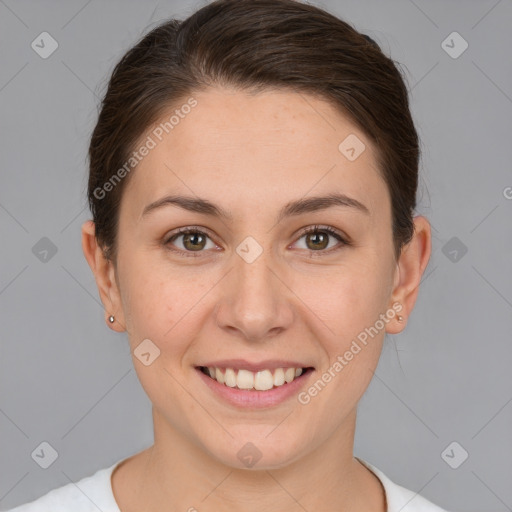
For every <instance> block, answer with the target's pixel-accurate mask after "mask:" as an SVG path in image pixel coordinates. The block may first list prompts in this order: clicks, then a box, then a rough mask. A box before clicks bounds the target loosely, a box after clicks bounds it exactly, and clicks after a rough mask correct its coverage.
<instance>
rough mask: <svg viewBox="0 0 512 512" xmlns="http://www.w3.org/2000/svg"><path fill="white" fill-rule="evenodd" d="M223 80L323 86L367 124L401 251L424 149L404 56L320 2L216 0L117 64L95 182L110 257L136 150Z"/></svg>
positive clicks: (99, 232) (94, 157)
mask: <svg viewBox="0 0 512 512" xmlns="http://www.w3.org/2000/svg"><path fill="white" fill-rule="evenodd" d="M222 85H227V86H231V87H236V88H238V89H241V90H247V91H252V92H258V91H261V90H265V89H285V88H288V89H290V90H292V91H298V92H305V93H309V94H313V95H316V96H318V97H320V98H321V99H324V100H327V101H329V102H331V103H332V104H333V105H334V106H335V107H336V108H337V109H338V110H339V111H341V112H342V114H344V115H345V116H347V117H348V118H349V119H350V120H351V121H352V122H353V123H354V124H355V125H356V126H358V127H359V128H360V129H361V130H362V132H363V133H365V134H366V135H367V136H368V137H369V138H370V139H371V140H372V141H373V142H374V144H375V146H376V148H377V153H378V165H379V170H380V172H381V174H382V177H383V178H384V180H385V182H386V184H387V186H388V190H389V193H390V196H391V206H392V228H393V243H394V249H395V257H396V258H398V256H399V255H400V252H401V249H402V247H403V245H405V244H407V243H408V242H409V241H410V240H411V238H412V235H413V232H414V224H413V220H412V219H413V210H414V208H415V207H416V189H417V181H418V164H419V157H420V151H419V141H418V135H417V132H416V129H415V126H414V123H413V120H412V117H411V113H410V111H409V101H408V93H407V89H406V86H405V83H404V80H403V78H402V75H401V73H400V71H399V70H398V68H397V67H396V66H395V62H394V61H393V60H391V59H390V58H389V57H387V56H386V55H384V53H383V52H382V51H381V49H380V48H379V46H378V45H377V44H376V43H375V41H373V40H372V39H371V38H370V37H368V36H365V35H363V34H361V33H360V32H358V31H357V30H355V29H354V28H353V27H352V26H351V25H349V24H348V23H347V22H345V21H342V20H340V19H339V18H337V17H336V16H334V15H332V14H330V13H328V12H326V11H325V10H322V9H320V8H318V7H315V6H312V5H309V4H304V3H301V2H299V1H295V0H216V1H214V2H212V3H210V4H208V5H206V6H205V7H203V8H201V9H199V10H198V11H197V12H195V13H194V14H192V15H191V16H190V17H188V18H187V19H186V20H184V21H178V20H174V19H170V20H167V21H165V22H164V23H162V24H160V25H159V26H157V27H156V28H154V29H153V30H151V31H150V32H149V33H147V34H146V35H145V36H143V37H142V38H141V40H140V41H139V42H138V43H137V44H136V45H135V46H133V47H132V48H131V49H130V50H129V51H128V52H127V53H126V54H125V55H124V56H123V57H122V59H121V60H120V61H119V63H118V64H117V65H116V66H115V68H114V70H113V72H112V76H111V78H110V81H109V83H108V89H107V92H106V94H105V97H104V99H103V102H102V105H101V110H100V114H99V118H98V122H97V124H96V126H95V128H94V131H93V133H92V136H91V141H90V146H89V165H90V167H89V170H90V172H89V182H88V200H89V206H90V209H91V212H92V214H93V220H94V222H95V225H96V238H97V240H98V243H99V244H100V246H101V247H102V248H103V250H104V253H105V256H106V257H107V258H108V259H111V260H114V263H115V261H116V252H117V250H116V247H117V245H116V238H117V237H116V234H117V228H118V219H119V206H120V202H121V197H122V192H123V188H124V186H126V183H127V180H128V179H129V176H130V173H127V172H126V162H127V160H128V159H129V158H130V153H131V152H132V151H133V150H134V148H135V147H136V145H137V143H138V141H139V140H140V138H141V137H142V135H143V134H144V133H145V132H146V130H147V129H148V128H149V127H150V126H151V125H152V124H153V123H155V122H156V121H157V120H159V119H160V117H161V115H162V114H163V113H164V111H168V109H169V108H170V106H171V105H175V104H177V103H178V102H179V101H184V98H187V97H190V96H191V94H193V93H194V91H199V90H202V89H205V88H207V87H210V86H222ZM340 142H341V141H340ZM123 165H124V166H125V167H124V168H125V172H123V173H122V176H123V179H122V180H121V179H120V178H119V177H120V174H119V173H118V176H117V177H118V183H114V184H113V185H115V186H109V187H105V184H107V183H108V182H109V180H110V183H112V178H113V177H114V175H115V173H116V171H118V170H120V169H121V168H122V167H123ZM125 175H126V177H124V176H125ZM107 190H108V193H105V192H106V191H107Z"/></svg>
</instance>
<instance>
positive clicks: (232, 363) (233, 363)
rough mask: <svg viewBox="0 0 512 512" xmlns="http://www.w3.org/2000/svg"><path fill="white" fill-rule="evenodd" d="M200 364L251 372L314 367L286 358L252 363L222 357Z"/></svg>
mask: <svg viewBox="0 0 512 512" xmlns="http://www.w3.org/2000/svg"><path fill="white" fill-rule="evenodd" d="M199 366H206V367H208V366H210V367H211V366H213V367H215V368H222V369H223V370H225V369H226V368H233V369H234V370H235V369H236V370H249V371H250V372H261V371H263V370H275V369H276V368H284V369H286V368H313V365H311V364H304V363H299V362H297V361H291V360H284V359H266V360H264V361H260V362H258V363H251V362H250V361H247V360H245V359H222V360H221V361H210V362H206V363H201V364H200V365H197V367H199Z"/></svg>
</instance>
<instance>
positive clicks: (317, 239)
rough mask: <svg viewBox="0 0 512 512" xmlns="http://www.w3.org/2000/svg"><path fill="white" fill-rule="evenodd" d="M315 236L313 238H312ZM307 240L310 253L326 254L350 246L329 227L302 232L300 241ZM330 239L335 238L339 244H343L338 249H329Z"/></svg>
mask: <svg viewBox="0 0 512 512" xmlns="http://www.w3.org/2000/svg"><path fill="white" fill-rule="evenodd" d="M311 235H313V236H311ZM302 238H305V240H306V248H305V249H306V250H308V251H310V252H324V253H325V252H326V253H331V252H333V251H336V250H338V249H341V247H343V246H344V245H350V244H349V242H348V241H347V240H345V239H344V238H343V237H342V236H341V235H340V234H339V233H338V232H337V231H336V230H334V229H333V228H331V227H329V226H311V227H309V228H307V229H305V230H304V231H303V232H302V235H301V236H300V238H299V240H300V239H302ZM329 238H335V239H336V240H338V242H341V243H340V244H339V246H338V247H337V248H335V249H334V250H333V248H332V247H331V248H329V249H328V250H325V249H326V248H327V247H328V246H329Z"/></svg>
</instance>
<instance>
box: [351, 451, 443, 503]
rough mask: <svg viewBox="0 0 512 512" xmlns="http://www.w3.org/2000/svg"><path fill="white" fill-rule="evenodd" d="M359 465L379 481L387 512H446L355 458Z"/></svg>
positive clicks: (370, 465) (367, 463)
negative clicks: (382, 489)
mask: <svg viewBox="0 0 512 512" xmlns="http://www.w3.org/2000/svg"><path fill="white" fill-rule="evenodd" d="M356 458H357V460H358V461H359V462H361V464H363V465H365V466H366V467H367V468H368V469H369V470H370V471H372V472H373V473H374V474H375V475H376V476H377V478H378V479H379V480H380V481H381V483H382V486H383V487H384V491H385V493H386V500H387V504H388V508H387V512H399V511H400V512H448V511H447V510H445V509H444V508H441V507H439V506H437V505H435V504H434V503H432V502H431V501H429V500H427V499H426V498H424V497H423V496H421V495H420V494H418V493H417V492H414V491H412V490H410V489H406V488H405V487H402V486H400V485H398V484H396V483H395V482H393V481H392V480H391V479H390V478H388V477H387V476H386V475H385V474H384V473H383V472H382V471H381V470H380V469H378V468H376V467H375V466H373V465H372V464H370V463H369V462H366V461H364V460H362V459H360V458H359V457H356Z"/></svg>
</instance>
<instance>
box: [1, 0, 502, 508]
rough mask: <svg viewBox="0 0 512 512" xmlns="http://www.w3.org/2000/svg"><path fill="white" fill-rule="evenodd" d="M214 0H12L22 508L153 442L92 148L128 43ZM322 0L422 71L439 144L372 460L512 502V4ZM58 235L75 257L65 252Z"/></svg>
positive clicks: (423, 119)
mask: <svg viewBox="0 0 512 512" xmlns="http://www.w3.org/2000/svg"><path fill="white" fill-rule="evenodd" d="M203 3H204V2H183V1H181V2H172V1H167V2H156V1H154V0H153V1H148V2H142V1H133V0H132V1H126V0H123V1H121V0H117V1H109V2H100V1H99V0H92V1H89V2H87V1H83V0H80V1H78V0H74V1H66V2H64V1H61V2H58V1H55V0H54V1H39V2H36V1H14V0H0V41H1V43H0V109H1V128H0V129H1V132H0V145H1V146H0V147H1V151H0V154H1V159H0V169H1V174H0V178H1V181H0V228H1V243H0V257H1V267H0V315H1V347H0V350H1V352H0V379H1V381H0V382H1V383H0V392H1V395H0V433H1V436H0V450H1V452H0V507H1V508H2V509H4V510H5V509H7V508H10V507H13V506H15V505H17V504H20V503H23V502H26V501H29V500H33V499H35V498H37V497H39V496H41V495H42V494H44V493H45V492H47V491H49V490H50V489H53V488H56V487H59V486H61V485H64V484H67V483H68V482H70V481H77V480H78V479H80V478H82V477H84V476H87V475H90V474H92V473H93V472H95V471H96V470H97V469H100V468H102V467H106V466H109V465H111V464H113V463H114V462H115V461H117V460H119V459H121V458H124V457H128V456H129V455H131V454H133V453H135V452H137V451H139V450H142V449H143V448H145V447H147V446H150V445H151V444H152V441H153V434H152V423H151V415H150V414H151V408H150V403H149V400H148V398H147V397H146V395H145V393H144V391H143V389H142V387H141V386H140V384H139V382H138V380H137V377H136V374H135V370H134V369H133V367H132V362H131V358H130V353H129V348H128V341H127V338H126V335H125V334H117V333H114V332H112V331H111V330H110V329H108V327H107V326H106V325H105V322H104V315H103V307H102V305H101V302H100V300H99V296H98V292H97V288H96V285H95V282H94V279H93V275H92V273H91V271H90V269H89V267H88V265H87V262H86V261H85V258H84V257H83V254H82V249H81V245H80V226H81V223H82V222H83V221H85V220H86V219H87V218H89V217H90V215H89V211H88V209H87V207H86V200H85V185H86V169H87V168H86V149H87V140H88V137H89V135H90V132H91V130H92V128H93V126H94V123H95V120H96V116H97V105H98V104H99V98H100V97H101V95H102V93H103V92H104V87H105V85H106V81H107V79H108V76H109V73H110V72H111V70H112V68H113V66H114V65H115V63H116V62H117V61H118V60H119V58H120V57H121V56H122V54H123V53H124V52H125V51H126V50H127V49H128V48H129V47H130V46H131V45H132V44H134V43H135V42H136V40H137V39H138V38H139V36H140V35H141V34H142V33H144V32H146V31H148V30H149V29H150V28H152V27H153V26H154V25H155V24H157V23H158V22H159V21H161V20H163V19H164V18H166V17H169V16H172V15H175V16H177V17H179V18H185V17H186V16H188V15H189V14H191V13H192V12H193V11H194V10H195V9H196V8H198V7H200V6H202V5H203ZM311 3H313V2H311ZM316 5H320V6H323V7H326V8H327V9H328V10H330V11H331V12H333V13H336V14H337V15H339V16H340V17H342V18H343V19H346V20H347V21H349V22H350V23H352V24H353V25H354V26H355V27H356V28H357V29H359V30H361V31H363V32H365V33H367V34H369V35H371V36H372V37H373V38H374V39H376V40H377V42H378V43H379V44H380V45H381V47H382V48H383V50H384V51H385V52H386V53H387V54H388V55H391V57H392V58H393V59H395V60H396V61H398V62H400V63H401V64H402V65H403V68H404V71H405V73H406V75H407V79H408V82H409V87H410V89H411V101H412V110H413V115H414V118H415V121H416V123H417V127H418V130H419V134H420V137H421V139H422V148H423V158H422V165H421V182H420V190H419V193H418V199H419V206H418V209H417V211H418V213H419V214H423V215H426V216H427V217H428V218H429V219H430V221H431V223H432V226H433V253H432V258H431V261H430V263H429V266H428V268H427V270H426V273H425V276H424V278H423V282H422V285H421V289H420V293H419V298H418V301H417V305H416V308H415V311H414V312H413V314H412V316H411V317H410V319H409V321H408V324H407V327H406V329H405V331H404V332H402V333H401V334H400V335H395V336H389V335H388V337H387V338H386V344H385V348H384V351H383V354H382V358H381V361H380V364H379V366H378V368H377V371H376V374H375V377H374V379H373V380H372V383H371V385H370V387H369V389H368V391H367V393H366V394H365V396H364V397H363V399H362V401H361V402H360V407H359V419H358V429H357V435H356V448H355V454H356V455H358V456H360V457H362V458H363V459H366V460H368V461H369V462H371V463H373V464H375V465H376V466H377V467H378V468H380V469H382V470H383V471H384V472H385V473H386V474H387V475H388V476H389V477H390V478H391V479H393V480H395V481H396V482H397V483H400V484H401V485H403V486H405V487H407V488H410V489H413V490H415V491H418V492H419V493H420V494H422V495H424V496H425V497H427V498H428V499H430V500H432V501H434V502H435V503H438V504H439V505H441V506H443V507H445V508H448V509H451V510H454V511H467V512H470V511H471V512H472V511H475V512H476V511H481V510H486V511H488V512H493V511H495V512H498V511H499V512H502V511H505V510H512V487H511V486H510V481H511V478H512V440H511V435H510V433H511V431H512V429H511V427H512V403H511V401H512V372H511V370H510V366H511V362H512V361H511V360H512V344H511V343H510V342H511V334H510V333H511V332H512V314H511V313H512V272H511V270H510V262H511V254H512V250H511V249H512V236H511V235H512V228H511V224H512V223H511V219H512V199H510V198H511V197H512V189H511V188H507V187H512V173H511V162H512V158H511V156H512V149H511V148H512V144H511V133H512V130H511V125H512V81H511V77H512V59H511V55H510V51H511V49H512V30H510V28H511V25H512V2H511V1H510V0H501V1H496V0H492V1H454V0H453V1H440V0H436V1H426V0H422V1H420V0H415V1H412V0H394V1H386V2H382V1H380V0H372V1H363V2H362V1H355V0H351V1H340V0H330V1H324V2H323V3H316ZM43 31H47V32H49V33H50V34H51V35H52V37H53V38H55V39H56V40H57V42H58V44H59V47H58V49H57V50H56V51H55V53H53V54H52V55H51V56H50V57H49V58H47V59H43V58H41V57H40V56H39V55H38V54H37V53H36V52H35V51H34V50H33V49H32V48H31V42H32V41H33V40H35V39H36V37H37V36H38V35H39V34H40V33H41V32H43ZM453 31H457V32H458V33H460V35H461V36H462V37H463V38H464V39H465V40H466V41H467V42H468V44H469V47H468V49H467V50H466V51H465V52H464V53H463V54H462V55H460V56H459V57H458V58H452V57H451V56H450V55H449V54H448V53H447V52H446V51H445V50H444V49H443V47H442V45H441V44H442V42H443V41H444V40H445V39H446V38H447V36H448V35H449V34H451V33H452V32H453ZM448 41H450V40H448ZM448 44H450V45H451V46H454V48H455V50H456V49H457V48H460V40H459V41H456V42H454V43H451V42H449V43H448ZM507 196H508V198H507ZM43 237H47V238H48V239H50V240H51V242H52V243H53V244H54V245H55V247H56V248H57V252H56V254H54V255H53V256H52V253H51V252H50V253H49V254H48V255H47V256H46V261H44V257H43V256H42V253H38V250H37V248H39V247H40V246H38V245H36V244H37V243H38V242H39V241H40V239H41V238H43ZM454 237H456V239H454V240H453V238H454ZM39 243H40V244H43V245H44V244H48V242H47V241H43V242H39ZM447 244H448V245H447ZM34 246H36V249H34V250H33V247H34ZM464 247H466V248H467V253H465V254H463V249H464ZM453 251H456V252H453ZM34 253H36V254H34ZM41 258H43V261H41ZM43 441H47V442H48V443H50V444H51V445H52V446H53V447H54V448H55V450H57V452H58V458H57V460H56V461H55V462H54V463H53V464H52V465H51V466H50V467H49V468H48V469H42V468H41V467H39V465H38V464H36V462H35V461H34V460H33V459H32V457H31V453H32V452H33V451H34V449H35V448H36V447H38V446H39V444H40V443H41V442H43ZM453 441H456V442H457V443H459V445H460V446H461V447H462V448H459V447H456V448H455V450H454V451H453V452H449V453H450V455H451V461H452V464H454V462H453V461H455V462H457V460H460V457H461V453H462V449H465V450H466V451H467V452H468V453H469V458H468V459H467V460H466V461H465V462H464V463H463V464H462V465H460V466H459V467H458V468H457V469H452V467H450V466H449V465H448V464H447V463H446V462H445V460H444V459H443V457H442V456H441V454H442V452H443V451H444V450H445V448H446V447H447V446H448V445H449V444H450V443H452V442H453ZM445 459H446V457H445Z"/></svg>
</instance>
